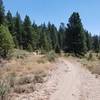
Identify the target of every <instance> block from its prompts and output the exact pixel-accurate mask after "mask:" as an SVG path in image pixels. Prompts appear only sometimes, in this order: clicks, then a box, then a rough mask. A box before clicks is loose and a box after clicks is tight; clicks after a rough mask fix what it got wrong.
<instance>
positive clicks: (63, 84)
mask: <svg viewBox="0 0 100 100" xmlns="http://www.w3.org/2000/svg"><path fill="white" fill-rule="evenodd" d="M57 66H58V67H59V68H58V69H57V70H59V71H58V72H59V73H58V75H57V77H59V79H58V81H57V86H56V88H57V89H56V91H55V92H54V93H52V95H51V96H50V100H100V79H99V78H98V79H97V78H95V75H92V74H91V73H90V72H89V71H88V70H86V69H84V68H82V66H81V65H80V64H79V63H78V62H76V61H70V60H64V59H60V61H59V64H57Z"/></svg>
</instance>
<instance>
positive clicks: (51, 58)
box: [47, 50, 56, 62]
mask: <svg viewBox="0 0 100 100" xmlns="http://www.w3.org/2000/svg"><path fill="white" fill-rule="evenodd" d="M55 57H56V55H55V52H54V51H53V50H52V51H50V52H49V53H48V54H47V59H48V61H50V62H52V61H55Z"/></svg>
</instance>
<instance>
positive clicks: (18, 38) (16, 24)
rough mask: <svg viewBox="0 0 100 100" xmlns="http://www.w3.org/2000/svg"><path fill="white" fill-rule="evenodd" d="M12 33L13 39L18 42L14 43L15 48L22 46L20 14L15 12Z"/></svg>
mask: <svg viewBox="0 0 100 100" xmlns="http://www.w3.org/2000/svg"><path fill="white" fill-rule="evenodd" d="M14 20H15V21H14V35H15V39H16V40H14V41H16V42H17V43H15V44H18V45H16V47H17V48H20V49H21V48H22V20H21V17H20V14H19V13H18V12H17V13H16V17H15V19H14Z"/></svg>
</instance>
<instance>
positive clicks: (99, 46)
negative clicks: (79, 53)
mask: <svg viewBox="0 0 100 100" xmlns="http://www.w3.org/2000/svg"><path fill="white" fill-rule="evenodd" d="M92 39H93V44H92V46H93V50H94V51H95V52H96V53H98V52H99V51H100V43H99V37H98V36H97V35H94V36H93V37H92Z"/></svg>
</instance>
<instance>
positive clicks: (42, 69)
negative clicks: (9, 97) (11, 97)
mask: <svg viewBox="0 0 100 100" xmlns="http://www.w3.org/2000/svg"><path fill="white" fill-rule="evenodd" d="M21 54H22V53H21ZM0 66H1V67H0V79H6V80H7V82H8V84H9V87H10V92H9V93H10V94H13V93H16V94H20V93H32V92H34V91H35V90H36V84H42V83H43V82H45V81H44V78H45V77H46V75H47V73H48V70H49V69H51V68H52V63H50V62H49V61H48V60H47V58H46V57H45V56H43V55H34V54H32V53H30V54H27V56H25V57H22V58H16V57H14V58H13V59H12V60H9V61H2V63H1V64H0Z"/></svg>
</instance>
